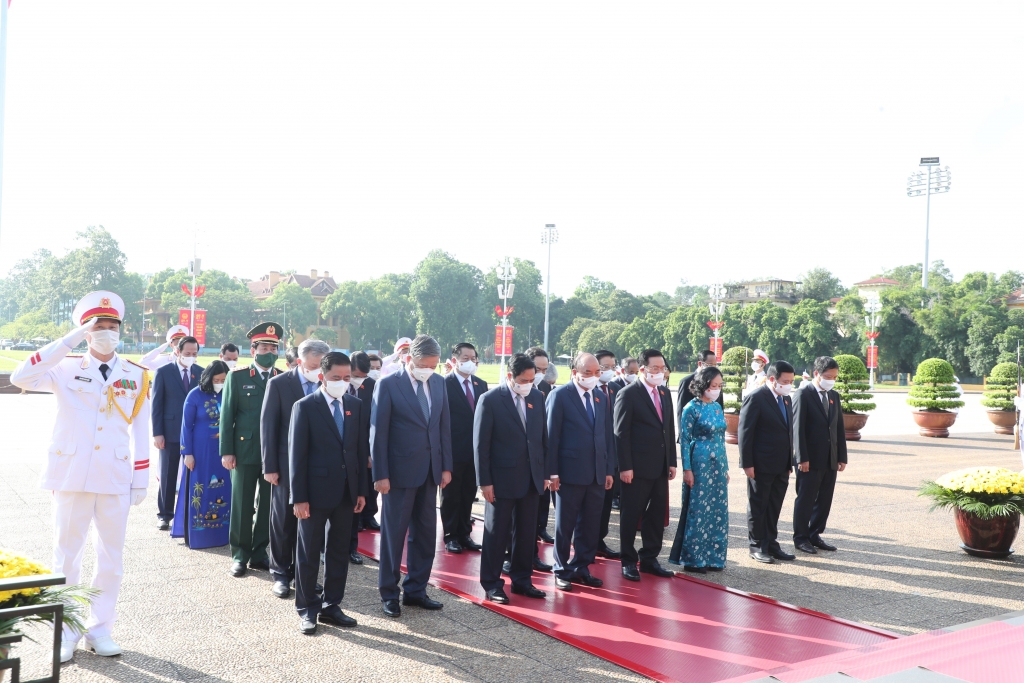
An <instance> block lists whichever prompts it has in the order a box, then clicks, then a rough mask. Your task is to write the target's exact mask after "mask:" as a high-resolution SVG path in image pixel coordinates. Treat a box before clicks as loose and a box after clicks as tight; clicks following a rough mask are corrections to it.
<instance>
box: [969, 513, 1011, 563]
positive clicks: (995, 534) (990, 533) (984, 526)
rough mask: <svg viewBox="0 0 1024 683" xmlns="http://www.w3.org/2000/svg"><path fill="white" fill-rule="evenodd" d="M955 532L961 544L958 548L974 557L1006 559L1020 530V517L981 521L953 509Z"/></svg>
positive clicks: (975, 516)
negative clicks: (958, 535)
mask: <svg viewBox="0 0 1024 683" xmlns="http://www.w3.org/2000/svg"><path fill="white" fill-rule="evenodd" d="M953 518H954V519H955V520H956V531H957V533H958V534H960V540H961V541H963V543H961V544H960V547H961V548H963V550H964V552H966V553H967V554H968V555H974V556H975V557H1008V556H1009V555H1010V554H1011V553H1012V552H1013V548H1012V547H1011V546H1013V540H1014V539H1015V538H1016V537H1017V530H1018V529H1019V528H1020V515H1019V514H1013V515H1009V516H1007V517H993V518H992V519H981V518H980V517H978V516H977V515H975V514H974V513H971V512H965V511H963V510H961V509H960V508H953Z"/></svg>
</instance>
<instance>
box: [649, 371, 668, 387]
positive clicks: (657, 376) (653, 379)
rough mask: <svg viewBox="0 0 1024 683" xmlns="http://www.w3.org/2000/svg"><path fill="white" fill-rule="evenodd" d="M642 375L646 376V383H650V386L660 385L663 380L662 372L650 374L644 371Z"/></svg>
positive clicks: (663, 374)
mask: <svg viewBox="0 0 1024 683" xmlns="http://www.w3.org/2000/svg"><path fill="white" fill-rule="evenodd" d="M644 377H646V378H647V383H648V384H650V385H651V386H652V387H660V386H661V385H662V384H663V383H664V382H665V373H664V372H658V373H654V374H650V375H648V374H647V373H644Z"/></svg>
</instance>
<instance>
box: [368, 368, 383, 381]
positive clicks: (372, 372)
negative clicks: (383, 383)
mask: <svg viewBox="0 0 1024 683" xmlns="http://www.w3.org/2000/svg"><path fill="white" fill-rule="evenodd" d="M366 376H367V377H369V378H370V379H372V380H373V381H374V382H376V381H377V380H379V379H380V370H370V371H369V372H368V373H366Z"/></svg>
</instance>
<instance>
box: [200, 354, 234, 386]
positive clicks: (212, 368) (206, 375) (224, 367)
mask: <svg viewBox="0 0 1024 683" xmlns="http://www.w3.org/2000/svg"><path fill="white" fill-rule="evenodd" d="M221 373H225V374H230V373H231V368H229V367H228V364H227V363H225V362H224V361H222V360H220V359H219V358H218V359H217V360H215V361H213V362H212V363H210V364H209V365H207V366H206V367H205V368H203V374H201V375H199V390H200V391H202V392H203V393H206V394H215V393H217V392H215V391H214V390H213V378H214V377H216V376H217V375H219V374H221Z"/></svg>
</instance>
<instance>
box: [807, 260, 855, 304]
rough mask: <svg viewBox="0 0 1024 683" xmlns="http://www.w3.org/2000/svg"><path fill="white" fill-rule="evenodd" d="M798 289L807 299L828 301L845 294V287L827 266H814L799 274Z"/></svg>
mask: <svg viewBox="0 0 1024 683" xmlns="http://www.w3.org/2000/svg"><path fill="white" fill-rule="evenodd" d="M800 281H801V282H802V284H801V285H800V290H801V292H803V295H804V296H805V297H807V298H808V299H812V300H814V301H825V302H827V301H829V300H830V299H832V298H833V297H841V296H843V295H844V294H846V288H845V287H843V283H842V282H840V281H839V278H837V277H836V276H835V275H833V274H832V273H831V272H830V271H829V270H828V269H827V268H814V269H812V270H810V271H808V272H806V273H804V274H803V276H801V278H800Z"/></svg>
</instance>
